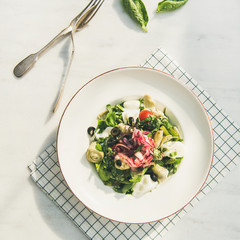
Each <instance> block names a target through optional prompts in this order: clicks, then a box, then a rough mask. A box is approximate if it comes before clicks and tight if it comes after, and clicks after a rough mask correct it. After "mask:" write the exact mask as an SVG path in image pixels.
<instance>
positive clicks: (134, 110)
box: [122, 100, 140, 123]
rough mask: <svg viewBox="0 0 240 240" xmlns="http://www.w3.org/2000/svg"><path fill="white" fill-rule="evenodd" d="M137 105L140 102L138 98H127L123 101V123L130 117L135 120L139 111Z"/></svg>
mask: <svg viewBox="0 0 240 240" xmlns="http://www.w3.org/2000/svg"><path fill="white" fill-rule="evenodd" d="M139 107H140V102H139V101H138V100H129V101H126V102H124V104H123V112H122V117H123V121H124V123H127V121H128V119H129V118H130V117H133V119H134V121H136V119H137V118H138V116H139V112H140V109H139Z"/></svg>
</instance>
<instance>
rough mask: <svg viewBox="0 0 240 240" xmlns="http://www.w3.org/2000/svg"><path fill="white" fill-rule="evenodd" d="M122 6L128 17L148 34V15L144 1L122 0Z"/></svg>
mask: <svg viewBox="0 0 240 240" xmlns="http://www.w3.org/2000/svg"><path fill="white" fill-rule="evenodd" d="M122 5H123V8H124V9H125V11H126V12H127V13H128V15H129V16H130V17H131V18H132V19H133V20H134V21H135V22H137V23H138V24H139V25H140V26H141V28H142V29H143V30H144V31H145V32H147V23H148V14H147V10H146V7H145V5H144V3H143V2H142V0H122Z"/></svg>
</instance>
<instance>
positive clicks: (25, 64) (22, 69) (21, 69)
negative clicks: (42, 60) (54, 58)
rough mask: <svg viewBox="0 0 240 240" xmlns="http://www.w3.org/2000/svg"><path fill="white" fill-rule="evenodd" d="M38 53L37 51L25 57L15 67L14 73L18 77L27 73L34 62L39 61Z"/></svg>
mask: <svg viewBox="0 0 240 240" xmlns="http://www.w3.org/2000/svg"><path fill="white" fill-rule="evenodd" d="M37 58H38V55H37V54H36V53H34V54H30V55H29V56H28V57H26V58H24V59H23V60H22V61H21V62H20V63H18V64H17V66H16V67H15V68H14V69H13V73H14V75H15V76H16V77H21V76H23V75H24V73H26V72H27V71H28V70H29V69H31V67H32V66H33V65H34V63H35V62H36V61H37Z"/></svg>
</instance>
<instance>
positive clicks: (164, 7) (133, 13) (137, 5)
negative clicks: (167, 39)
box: [121, 0, 188, 32]
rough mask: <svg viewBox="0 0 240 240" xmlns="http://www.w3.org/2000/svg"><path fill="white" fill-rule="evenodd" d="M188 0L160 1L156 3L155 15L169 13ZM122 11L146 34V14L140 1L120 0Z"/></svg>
mask: <svg viewBox="0 0 240 240" xmlns="http://www.w3.org/2000/svg"><path fill="white" fill-rule="evenodd" d="M187 1H188V0H162V1H161V2H159V3H158V7H157V11H156V12H157V13H159V12H170V11H174V10H176V9H177V8H179V7H181V6H183V5H184V4H185V3H186V2H187ZM121 2H122V6H123V8H124V10H125V11H126V12H127V13H128V15H129V16H130V17H131V18H132V19H133V20H134V21H135V22H137V23H138V24H139V25H140V26H141V28H142V29H143V30H144V31H145V32H147V24H148V20H149V19H148V13H147V10H146V7H145V5H144V3H143V1H142V0H121Z"/></svg>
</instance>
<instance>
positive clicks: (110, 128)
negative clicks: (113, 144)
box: [95, 127, 113, 139]
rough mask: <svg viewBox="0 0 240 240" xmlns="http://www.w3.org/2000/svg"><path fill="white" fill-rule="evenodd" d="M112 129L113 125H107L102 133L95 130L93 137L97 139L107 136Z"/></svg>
mask: <svg viewBox="0 0 240 240" xmlns="http://www.w3.org/2000/svg"><path fill="white" fill-rule="evenodd" d="M112 129H113V127H107V128H106V129H105V130H104V131H103V132H102V133H98V132H96V133H95V137H96V138H97V139H99V138H105V137H108V136H109V135H110V134H111V130H112Z"/></svg>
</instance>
